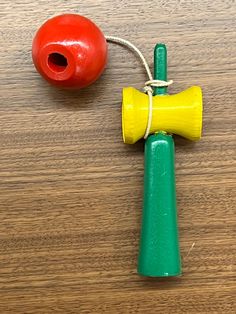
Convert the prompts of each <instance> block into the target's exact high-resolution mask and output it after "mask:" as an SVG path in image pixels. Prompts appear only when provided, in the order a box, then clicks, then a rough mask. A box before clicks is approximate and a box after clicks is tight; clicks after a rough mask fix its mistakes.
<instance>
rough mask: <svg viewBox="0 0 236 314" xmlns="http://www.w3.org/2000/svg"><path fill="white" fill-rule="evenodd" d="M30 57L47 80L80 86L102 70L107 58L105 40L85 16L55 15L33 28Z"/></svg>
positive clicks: (56, 83)
mask: <svg viewBox="0 0 236 314" xmlns="http://www.w3.org/2000/svg"><path fill="white" fill-rule="evenodd" d="M32 58H33V62H34V65H35V67H36V69H37V70H38V72H39V73H40V74H41V75H42V76H43V77H44V78H45V79H46V80H47V81H49V82H50V83H52V84H54V85H57V86H60V87H68V88H83V87H86V86H88V85H90V84H92V83H93V82H94V81H96V80H97V79H98V78H99V76H100V75H101V74H102V72H103V70H104V67H105V65H106V61H107V42H106V39H105V37H104V35H103V33H102V32H101V30H100V29H99V28H98V27H97V26H96V25H95V24H94V23H93V22H92V21H90V20H89V19H88V18H86V17H83V16H81V15H77V14H64V15H59V16H56V17H54V18H52V19H50V20H48V21H46V22H45V23H44V24H43V25H42V26H41V27H40V28H39V30H38V31H37V33H36V35H35V37H34V40H33V45H32Z"/></svg>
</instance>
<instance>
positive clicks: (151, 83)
mask: <svg viewBox="0 0 236 314" xmlns="http://www.w3.org/2000/svg"><path fill="white" fill-rule="evenodd" d="M105 38H106V40H107V41H109V42H114V43H117V44H120V45H123V46H125V47H128V48H129V49H130V50H132V51H133V52H134V53H136V55H138V57H139V58H140V59H141V61H142V63H143V65H144V68H145V70H146V72H147V75H148V78H149V80H148V81H147V82H145V86H144V89H143V90H144V92H145V93H147V94H148V98H149V106H148V121H147V127H146V131H145V134H144V139H146V138H147V137H148V135H149V133H150V130H151V126H152V108H153V99H152V96H153V87H167V86H169V85H171V84H172V83H173V81H172V80H170V81H162V80H154V79H153V76H152V73H151V70H150V67H149V65H148V63H147V60H146V59H145V57H144V55H143V54H142V52H141V51H140V50H139V49H138V48H137V47H136V46H135V45H133V44H132V43H131V42H130V41H128V40H126V39H123V38H120V37H115V36H105Z"/></svg>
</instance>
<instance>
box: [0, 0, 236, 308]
mask: <svg viewBox="0 0 236 314" xmlns="http://www.w3.org/2000/svg"><path fill="white" fill-rule="evenodd" d="M62 12H76V13H80V14H82V15H86V16H88V17H90V18H91V19H93V20H94V21H95V22H96V23H97V24H98V25H99V26H100V27H101V28H102V29H103V31H104V32H105V33H106V34H110V35H117V36H121V37H124V38H127V39H130V40H131V41H132V42H134V43H135V44H137V46H138V47H140V48H141V50H142V51H143V52H144V53H145V55H146V56H147V57H148V59H149V60H151V61H150V63H152V51H153V47H154V45H155V44H156V42H165V43H166V44H167V45H168V50H169V77H170V78H173V79H174V80H175V84H174V85H173V86H172V87H171V88H170V92H172V93H174V92H178V91H181V90H183V89H185V88H187V87H189V86H191V85H193V84H197V85H200V86H202V88H203V93H204V132H203V138H202V140H201V141H200V142H198V143H196V144H192V143H189V142H187V141H186V140H184V139H181V138H179V137H176V176H177V194H178V209H179V229H180V241H181V255H182V259H183V276H182V277H180V278H173V279H148V278H142V277H139V276H138V275H137V273H136V260H137V253H138V241H139V231H140V219H141V208H142V187H143V143H142V142H140V143H138V144H136V145H133V146H128V145H124V144H123V143H122V137H121V123H120V120H121V110H120V109H121V106H120V102H121V89H122V87H124V86H128V85H131V86H134V87H137V88H141V87H142V85H143V82H144V80H145V75H144V72H143V69H142V67H141V66H140V63H139V61H138V60H137V59H136V58H135V57H134V56H133V55H132V53H130V52H129V51H127V50H125V49H123V48H121V47H118V46H114V45H111V46H110V47H109V51H110V53H109V55H110V56H109V64H108V66H107V69H106V71H105V73H104V75H103V76H102V78H101V79H100V80H99V81H98V82H97V83H96V84H94V85H93V86H91V87H89V88H88V89H86V90H83V91H80V92H73V93H72V92H68V91H62V90H57V89H54V88H52V87H50V86H49V85H48V84H47V83H46V82H44V81H43V80H42V79H41V78H40V77H39V75H38V74H37V73H36V71H35V69H34V67H33V65H32V61H31V56H30V51H31V41H32V37H33V34H34V32H35V31H36V30H37V28H38V27H39V26H40V25H41V23H42V22H43V21H45V20H46V19H47V18H49V17H51V16H52V15H56V14H60V13H62ZM235 15H236V6H235V1H233V0H227V1H219V0H216V1H203V0H200V1H174V0H171V1H147V2H146V3H144V2H143V1H141V0H137V1H123V0H119V1H117V0H113V1H111V0H99V1H95V0H86V1H79V2H78V1H73V0H71V1H58V0H55V1H51V2H50V1H48V0H47V1H46V0H39V1H32V0H31V1H29V0H21V1H16V0H15V1H11V0H6V1H0V17H1V18H0V47H1V49H0V82H1V83H0V88H1V90H0V148H1V149H0V313H1V314H4V313H6V314H9V313H11V314H12V313H14V314H16V313H17V314H20V313H25V314H26V313H27V314H30V313H34V314H36V313H42V314H47V313H80V314H85V313H94V314H99V313H109V314H112V313H115V314H116V313H117V314H121V313H130V314H136V313H148V314H152V313H163V314H168V313H173V314H175V313H188V314H189V313H235V312H236V307H235V292H236V289H235V288H236V284H235V249H236V246H235V230H236V228H235V225H236V221H235V207H236V206H235V204H236V202H235V187H236V179H235V172H236V171H235V170H236V166H235V152H236V136H235V126H236V114H235V109H236V105H235V99H236V87H235V80H236V71H235V70H236V50H235V47H236V36H235V26H236V25H235ZM193 244H194V245H193Z"/></svg>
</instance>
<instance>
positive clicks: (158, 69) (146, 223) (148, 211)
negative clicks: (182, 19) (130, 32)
mask: <svg viewBox="0 0 236 314" xmlns="http://www.w3.org/2000/svg"><path fill="white" fill-rule="evenodd" d="M154 78H155V79H159V80H167V52H166V46H165V45H163V44H158V45H157V46H156V47H155V50H154ZM166 92H167V91H166V88H165V87H162V88H156V89H155V94H159V95H164V94H166ZM144 169H145V170H144V171H145V172H144V204H143V216H142V228H141V240H140V251H139V259H138V272H139V274H141V275H144V276H152V277H164V276H178V275H180V274H181V260H180V251H179V240H178V227H177V209H176V189H175V165H174V141H173V138H172V136H171V135H167V134H165V133H163V132H159V133H157V134H154V135H150V136H149V137H148V139H147V140H146V143H145V165H144Z"/></svg>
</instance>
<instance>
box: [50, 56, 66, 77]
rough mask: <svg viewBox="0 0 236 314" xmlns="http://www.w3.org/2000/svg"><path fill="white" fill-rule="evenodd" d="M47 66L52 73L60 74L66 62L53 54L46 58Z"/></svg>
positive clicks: (64, 58)
mask: <svg viewBox="0 0 236 314" xmlns="http://www.w3.org/2000/svg"><path fill="white" fill-rule="evenodd" d="M48 66H49V68H50V69H51V70H52V71H53V72H58V73H60V72H63V71H65V69H66V67H67V66H68V61H67V59H66V57H65V56H63V55H62V54H60V53H58V52H54V53H51V54H50V55H49V56H48Z"/></svg>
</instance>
